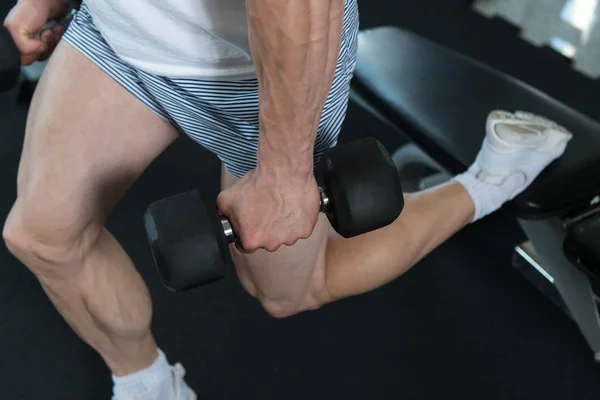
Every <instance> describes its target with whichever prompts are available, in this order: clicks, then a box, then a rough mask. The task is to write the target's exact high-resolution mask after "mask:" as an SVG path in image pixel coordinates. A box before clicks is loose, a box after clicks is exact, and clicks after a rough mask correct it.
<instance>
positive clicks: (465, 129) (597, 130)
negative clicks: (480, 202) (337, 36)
mask: <svg viewBox="0 0 600 400" xmlns="http://www.w3.org/2000/svg"><path fill="white" fill-rule="evenodd" d="M506 56H507V57H510V54H507V55H506ZM353 85H354V91H355V92H356V93H357V94H358V96H359V97H360V98H361V99H362V100H363V101H365V102H366V103H367V104H369V106H370V107H372V108H374V109H375V110H377V112H378V113H380V114H382V115H383V116H384V117H385V118H387V119H388V120H389V121H390V122H392V123H393V124H394V125H396V126H397V127H399V128H400V130H401V131H403V132H404V133H405V134H406V135H407V136H408V137H409V138H410V139H411V140H413V141H414V142H415V143H417V144H418V145H419V146H421V147H422V148H423V149H424V150H425V151H427V152H428V153H429V154H431V155H432V156H433V158H435V159H436V160H437V161H439V162H440V163H441V164H442V165H444V166H445V167H446V168H447V169H448V170H449V171H450V172H452V173H459V172H462V171H464V170H465V168H467V167H468V166H469V165H471V164H472V162H473V160H474V159H475V157H476V155H477V152H478V151H479V149H480V147H481V143H482V140H483V137H484V129H485V121H486V118H487V115H488V114H489V112H490V111H491V110H494V109H504V110H508V111H514V110H525V111H530V112H533V113H537V114H540V115H543V116H546V117H548V118H550V119H553V120H555V121H557V122H558V123H560V124H561V125H564V126H566V127H567V128H568V129H570V130H571V131H572V132H573V134H574V139H573V140H572V141H571V143H570V145H569V147H568V149H567V151H566V152H565V154H564V156H563V157H562V158H560V159H559V160H558V161H556V162H555V163H553V164H552V165H551V166H550V167H548V168H547V169H546V170H545V171H544V172H543V173H542V175H540V177H539V178H538V179H537V180H536V182H535V183H534V184H533V185H532V186H531V187H530V188H529V189H527V190H526V191H525V192H524V193H523V194H522V195H521V196H519V197H518V198H517V199H515V201H514V202H513V205H514V206H516V211H517V213H518V215H520V216H522V217H526V218H539V217H546V216H552V215H560V214H563V213H565V212H566V211H568V210H569V209H572V208H573V206H574V205H583V204H585V203H587V202H589V201H590V199H592V198H593V197H594V196H595V195H596V194H598V193H600V124H598V123H597V122H596V121H594V120H592V119H590V118H588V117H586V116H585V115H583V114H581V113H579V112H577V111H575V110H573V109H571V108H569V107H567V106H565V105H564V104H561V103H560V102H558V101H556V100H554V99H552V98H550V97H549V96H547V95H545V94H544V93H542V92H540V91H538V90H536V89H534V88H532V87H530V86H528V85H526V84H525V83H523V82H521V81H519V80H517V79H514V78H512V77H510V76H508V75H506V74H503V73H501V72H499V71H497V70H495V69H493V68H490V67H488V66H486V65H483V64H481V63H479V62H476V61H474V60H472V59H470V58H468V57H465V56H462V55H460V54H458V53H456V52H454V51H452V50H449V49H447V48H444V47H442V46H439V45H437V44H435V43H432V42H430V41H428V40H426V39H424V38H422V37H420V36H418V35H415V34H413V33H410V32H407V31H404V30H401V29H398V28H391V27H383V28H376V29H373V30H368V31H364V32H362V33H361V34H360V38H359V59H358V65H357V69H356V73H355V80H354V83H353Z"/></svg>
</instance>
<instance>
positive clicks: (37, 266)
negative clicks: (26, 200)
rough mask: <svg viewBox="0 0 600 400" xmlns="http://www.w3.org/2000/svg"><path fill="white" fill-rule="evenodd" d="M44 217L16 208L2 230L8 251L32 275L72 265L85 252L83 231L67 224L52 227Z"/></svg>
mask: <svg viewBox="0 0 600 400" xmlns="http://www.w3.org/2000/svg"><path fill="white" fill-rule="evenodd" d="M44 217H45V216H44V215H35V216H32V215H28V214H27V213H25V212H23V211H22V208H21V207H19V206H18V205H15V207H13V209H12V210H11V212H10V214H9V216H8V218H7V219H6V223H5V225H4V228H3V230H2V237H3V239H4V242H5V243H6V247H7V248H8V250H9V251H10V252H11V253H12V254H13V255H14V256H15V257H17V258H18V259H19V260H20V261H21V262H23V263H24V264H25V265H26V266H27V267H28V268H29V269H30V270H31V271H32V272H34V273H35V274H44V273H49V272H56V268H55V267H56V266H61V265H67V264H71V263H72V262H73V261H76V260H77V259H79V258H81V257H82V255H83V253H84V251H83V249H82V244H83V242H84V240H82V238H83V236H85V234H84V232H77V231H76V230H75V228H74V225H75V224H70V223H69V222H70V221H64V223H63V224H53V223H52V222H51V221H52V218H44ZM41 221H44V222H41ZM40 222H41V223H40Z"/></svg>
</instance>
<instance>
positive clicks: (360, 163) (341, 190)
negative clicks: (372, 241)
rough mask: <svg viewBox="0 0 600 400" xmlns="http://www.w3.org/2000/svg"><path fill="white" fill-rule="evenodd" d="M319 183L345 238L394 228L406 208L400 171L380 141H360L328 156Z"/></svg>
mask: <svg viewBox="0 0 600 400" xmlns="http://www.w3.org/2000/svg"><path fill="white" fill-rule="evenodd" d="M317 179H318V181H319V183H320V185H322V186H323V187H325V188H327V195H328V197H329V200H330V210H329V211H328V212H327V216H328V218H329V221H330V222H331V225H332V226H333V228H334V229H335V230H336V231H337V232H338V233H339V234H340V235H342V236H343V237H345V238H350V237H354V236H358V235H362V234H364V233H367V232H371V231H374V230H376V229H380V228H383V227H384V226H387V225H389V224H391V223H392V222H394V221H395V220H396V219H397V218H398V216H399V215H400V213H401V212H402V209H403V208H404V196H403V193H402V186H401V184H400V179H399V176H398V169H397V168H396V166H395V165H394V161H393V160H392V158H391V156H390V154H389V153H388V152H387V150H386V149H385V148H384V147H383V145H382V144H381V143H380V142H379V141H377V140H376V139H373V138H365V139H361V140H357V141H354V142H352V143H349V144H345V145H343V146H339V147H335V148H333V149H331V150H329V151H328V152H326V153H325V154H324V155H323V158H322V160H321V162H320V164H319V169H318V173H317Z"/></svg>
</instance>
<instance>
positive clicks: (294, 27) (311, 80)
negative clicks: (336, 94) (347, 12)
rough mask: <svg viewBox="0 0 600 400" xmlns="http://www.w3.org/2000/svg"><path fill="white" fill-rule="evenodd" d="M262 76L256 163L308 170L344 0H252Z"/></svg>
mask: <svg viewBox="0 0 600 400" xmlns="http://www.w3.org/2000/svg"><path fill="white" fill-rule="evenodd" d="M246 4H247V5H246V7H247V12H248V20H249V29H250V46H251V51H252V56H253V59H254V64H255V66H256V72H257V76H258V82H259V101H260V106H259V108H260V111H259V116H260V136H259V148H258V169H259V170H260V171H262V172H267V173H269V174H281V173H286V174H288V175H289V174H297V175H310V174H312V171H313V149H314V142H315V138H316V134H317V129H318V126H319V121H320V119H321V113H322V110H323V106H324V104H325V101H326V99H327V95H328V93H329V91H330V88H331V84H332V81H333V76H334V73H335V67H336V64H337V58H338V55H339V50H340V42H341V32H342V26H343V12H344V0H248V1H247V2H246Z"/></svg>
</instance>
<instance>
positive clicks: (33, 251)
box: [3, 42, 177, 375]
mask: <svg viewBox="0 0 600 400" xmlns="http://www.w3.org/2000/svg"><path fill="white" fill-rule="evenodd" d="M73 77H76V79H73ZM176 136H177V134H176V132H175V130H174V129H173V128H172V127H171V126H170V125H169V124H168V123H166V122H165V121H163V120H162V119H160V118H159V117H158V116H156V115H155V114H153V113H152V112H151V111H150V110H148V109H147V108H146V107H145V106H144V105H143V104H142V103H140V102H139V101H138V100H137V99H136V98H134V97H133V96H132V95H131V94H129V93H128V92H127V91H126V90H125V89H123V88H122V87H121V86H119V85H118V84H117V83H116V82H114V81H113V80H112V79H111V78H110V77H108V75H106V74H105V73H104V72H102V71H101V70H100V69H99V68H97V67H96V66H95V65H94V64H93V63H91V62H90V61H89V60H88V59H87V58H85V57H84V56H83V55H81V54H80V53H78V52H77V51H76V50H74V49H73V48H72V47H71V46H69V45H68V44H66V43H65V42H62V43H61V44H60V45H59V46H58V48H57V50H56V52H55V54H54V55H53V57H52V59H51V61H50V63H49V65H48V67H47V69H46V71H45V73H44V76H43V77H42V79H41V82H40V84H39V86H38V89H37V91H36V94H35V97H34V99H33V102H32V106H31V111H30V113H29V120H28V122H27V129H26V139H25V144H24V149H23V155H22V159H21V165H20V168H19V176H18V198H17V201H16V203H15V205H14V207H13V209H12V211H11V213H10V215H9V217H8V220H7V222H6V226H5V227H4V232H3V234H4V238H5V240H6V242H7V245H8V247H9V249H10V250H11V251H12V252H13V254H15V255H16V256H17V257H18V258H19V259H20V260H21V261H22V262H23V263H24V264H26V265H27V267H28V268H29V269H30V270H31V271H32V272H33V273H34V274H35V275H36V277H37V278H38V279H39V281H40V283H41V284H42V287H43V289H44V290H45V291H46V293H47V294H48V296H49V297H50V299H51V300H52V302H53V303H54V305H55V306H56V307H57V309H58V310H59V312H60V313H61V314H62V315H63V317H64V318H65V320H66V321H67V322H68V323H69V324H70V326H71V327H72V328H73V329H74V330H75V331H76V332H77V333H78V334H79V335H80V336H81V338H82V339H83V340H84V341H86V342H87V343H88V344H89V345H90V346H92V347H93V348H94V349H95V350H96V351H98V352H99V353H100V355H101V356H102V358H103V359H104V360H105V361H106V363H107V365H108V366H109V368H110V369H111V370H112V372H113V373H114V374H115V375H127V374H130V373H132V372H135V371H138V370H141V369H144V368H146V367H147V366H148V365H150V364H152V362H153V361H154V360H155V359H156V357H157V355H158V354H157V347H156V344H155V341H154V338H153V337H152V334H151V333H150V320H151V317H152V306H151V300H150V297H149V294H148V290H147V288H146V286H145V284H144V282H143V280H142V279H141V277H140V275H139V274H138V272H137V271H136V269H135V268H134V266H133V263H132V262H131V260H130V259H129V257H128V256H127V255H126V254H125V252H124V250H123V249H122V247H121V246H120V245H119V243H117V241H116V240H115V239H114V237H113V236H112V235H111V234H110V233H109V232H108V231H107V230H106V229H104V222H105V219H106V217H107V216H108V215H109V213H110V212H111V211H112V209H113V207H114V206H115V204H116V203H117V202H118V201H119V200H120V199H121V197H122V196H123V195H124V193H125V192H126V191H127V190H128V189H129V187H130V186H131V184H132V183H133V182H134V181H135V180H136V179H137V178H138V176H139V175H140V174H141V173H142V172H143V171H144V170H145V169H146V167H147V165H148V164H149V163H150V162H151V161H152V160H153V159H154V158H155V157H156V156H157V155H158V154H160V153H161V152H162V151H163V149H164V148H165V147H167V146H168V145H169V144H170V143H171V142H172V141H173V140H174V139H175V138H176Z"/></svg>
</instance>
